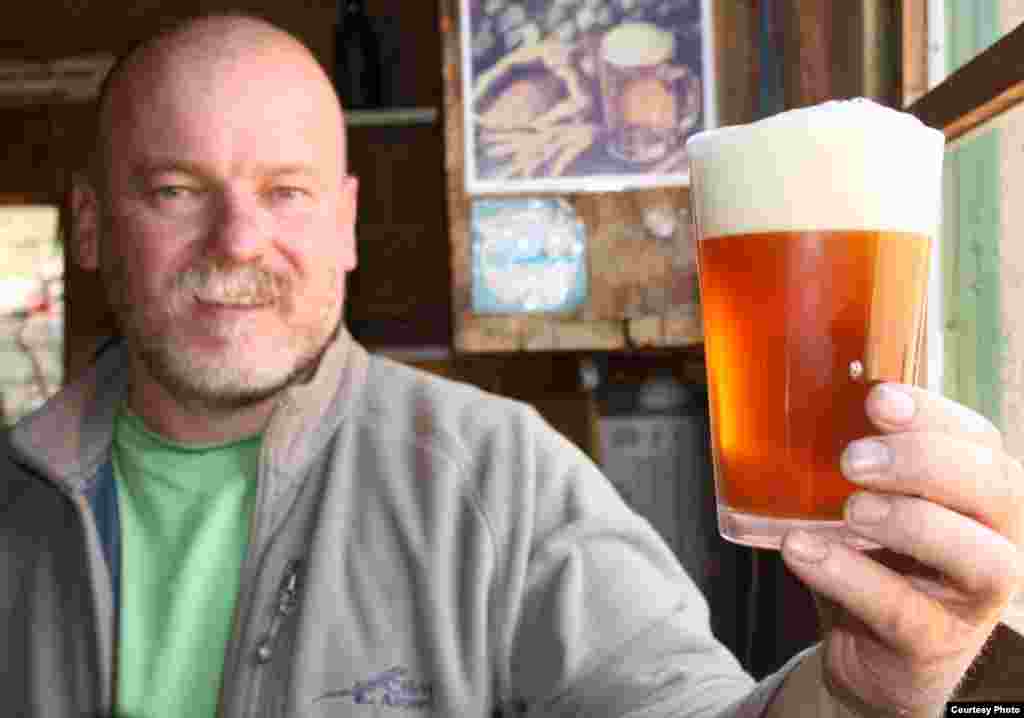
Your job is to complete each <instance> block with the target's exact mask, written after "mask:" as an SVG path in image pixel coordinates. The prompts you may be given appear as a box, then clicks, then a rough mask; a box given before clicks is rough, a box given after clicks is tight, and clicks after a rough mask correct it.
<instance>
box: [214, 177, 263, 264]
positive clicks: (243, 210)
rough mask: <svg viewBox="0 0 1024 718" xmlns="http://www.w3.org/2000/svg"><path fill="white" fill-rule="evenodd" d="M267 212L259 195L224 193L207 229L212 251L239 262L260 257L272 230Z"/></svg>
mask: <svg viewBox="0 0 1024 718" xmlns="http://www.w3.org/2000/svg"><path fill="white" fill-rule="evenodd" d="M270 219H271V217H270V213H269V212H267V211H266V209H265V208H264V207H262V206H261V204H260V202H259V198H258V197H255V196H251V195H248V194H246V193H243V192H224V193H223V194H222V195H221V197H220V201H219V202H218V206H217V217H216V220H215V222H214V223H213V226H212V228H211V232H210V237H209V242H210V244H211V247H210V249H211V250H213V252H214V253H215V254H218V255H220V256H222V257H223V258H224V259H229V260H232V261H234V262H238V263H243V262H248V261H250V260H253V259H256V258H258V257H260V256H261V255H262V254H263V253H264V252H265V251H266V248H267V245H268V243H269V242H270V240H271V237H272V233H273V226H272V223H271V221H270Z"/></svg>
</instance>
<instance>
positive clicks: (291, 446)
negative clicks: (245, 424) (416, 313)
mask: <svg viewBox="0 0 1024 718" xmlns="http://www.w3.org/2000/svg"><path fill="white" fill-rule="evenodd" d="M368 362H369V356H368V355H367V353H366V351H365V349H363V347H362V346H360V345H359V344H357V343H356V341H355V340H354V339H353V338H352V336H351V335H350V334H349V333H348V331H346V330H345V329H344V328H340V329H339V331H338V335H337V337H336V338H335V339H334V340H333V341H332V342H331V344H330V345H329V346H328V347H327V349H326V351H325V352H324V354H323V356H322V357H321V359H320V363H319V364H318V365H317V368H316V370H315V371H314V372H313V374H312V376H310V377H309V378H308V379H307V380H306V381H305V382H304V383H300V384H296V385H294V386H291V387H289V388H288V389H286V390H285V391H283V392H281V394H280V396H279V397H278V399H277V403H276V405H275V407H274V412H273V414H272V415H271V417H270V422H269V424H268V426H267V429H266V432H265V434H264V449H263V459H264V460H265V461H266V462H267V463H268V464H269V468H270V471H268V472H267V474H266V475H268V476H280V477H281V478H282V479H286V478H287V477H295V476H301V475H302V474H303V473H304V471H305V469H306V468H307V467H308V465H309V463H310V462H311V461H313V460H314V458H315V457H316V456H317V454H319V452H320V451H321V450H322V449H323V447H324V445H325V444H326V443H327V441H328V440H329V439H330V437H331V436H333V435H334V432H335V430H336V429H337V427H338V426H339V425H340V424H341V422H342V421H343V420H344V419H345V417H346V416H348V415H349V413H350V412H351V410H352V407H353V405H354V404H355V403H356V401H357V400H358V397H359V395H360V393H361V391H362V387H363V385H364V382H365V378H366V372H367V367H368ZM127 367H128V353H127V350H126V348H125V346H124V343H123V342H116V343H113V344H108V348H107V349H106V350H105V351H103V352H102V353H101V354H100V355H99V356H98V357H97V359H96V360H95V361H94V362H93V363H92V364H91V365H90V366H89V367H88V369H87V370H86V371H84V372H83V374H82V375H81V376H80V377H78V378H77V379H76V380H75V381H73V382H71V383H70V384H68V385H67V386H65V387H64V388H62V389H61V390H60V391H59V392H58V393H57V394H55V395H54V396H53V397H52V398H51V399H50V400H49V401H47V402H46V404H44V405H43V406H42V407H41V408H40V409H38V410H37V411H35V412H33V413H32V414H30V415H29V416H27V417H25V418H24V419H22V420H21V421H20V422H18V424H17V425H16V426H15V427H14V428H13V429H12V430H11V433H10V445H11V448H12V449H13V451H14V454H15V457H16V458H17V459H18V460H20V461H22V462H24V463H25V464H27V465H28V466H29V467H31V468H32V469H34V470H35V471H37V472H39V473H41V474H43V475H44V476H46V477H48V478H49V479H51V480H53V481H56V482H58V483H60V484H62V485H64V486H65V487H66V488H69V489H71V490H73V491H76V492H81V491H85V490H86V488H87V485H88V482H90V481H92V480H93V479H94V478H95V476H96V474H97V472H98V470H99V468H100V466H101V465H102V464H103V463H104V462H105V461H106V460H107V458H108V457H109V454H110V445H111V443H112V441H113V433H114V418H115V416H116V414H117V409H118V406H120V403H121V401H122V399H123V398H124V396H125V394H126V392H127V390H128V371H127ZM282 488H283V487H282Z"/></svg>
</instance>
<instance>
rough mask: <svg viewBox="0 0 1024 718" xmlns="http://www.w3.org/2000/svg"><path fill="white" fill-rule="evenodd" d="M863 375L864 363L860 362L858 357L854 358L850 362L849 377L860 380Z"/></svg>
mask: <svg viewBox="0 0 1024 718" xmlns="http://www.w3.org/2000/svg"><path fill="white" fill-rule="evenodd" d="M863 376H864V365H863V364H861V363H860V360H859V359H854V360H853V361H852V362H850V378H851V379H853V380H854V381H860V380H861V377H863Z"/></svg>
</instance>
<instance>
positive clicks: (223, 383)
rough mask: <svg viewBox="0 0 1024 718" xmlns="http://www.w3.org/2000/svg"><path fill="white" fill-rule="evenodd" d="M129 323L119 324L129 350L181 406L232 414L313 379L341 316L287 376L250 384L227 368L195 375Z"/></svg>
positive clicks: (159, 341)
mask: <svg viewBox="0 0 1024 718" xmlns="http://www.w3.org/2000/svg"><path fill="white" fill-rule="evenodd" d="M129 323H130V320H129V321H128V322H121V324H122V331H123V332H124V335H125V338H126V340H127V341H128V345H129V347H130V348H131V351H133V352H134V353H135V354H136V356H137V357H138V358H139V360H140V361H141V362H142V364H143V366H145V368H146V371H147V372H148V373H149V375H150V376H151V377H152V378H153V380H154V381H156V382H157V383H158V384H160V386H161V387H163V389H164V390H165V391H167V393H168V394H170V395H171V396H172V397H174V399H175V400H176V401H178V403H180V404H181V405H182V406H184V407H187V408H189V409H192V410H205V411H215V412H224V411H235V410H239V409H245V408H247V407H250V406H254V405H256V404H259V403H261V402H264V401H266V400H267V399H270V398H271V397H273V396H275V395H277V394H278V393H280V392H282V391H284V390H285V389H287V388H289V387H291V386H295V385H299V384H303V383H305V382H307V381H309V379H310V378H312V376H313V374H314V373H315V372H316V369H317V367H318V366H319V365H320V360H321V359H322V358H323V355H324V353H325V352H326V351H327V348H328V347H329V346H330V345H331V344H332V343H333V342H334V341H335V339H337V337H338V334H339V332H340V330H341V316H340V314H339V317H338V321H337V323H336V324H335V327H334V329H333V331H332V332H331V333H330V334H329V335H328V337H327V338H326V339H325V340H324V341H323V342H322V343H321V345H320V346H319V347H318V348H317V349H316V350H314V351H312V352H308V353H306V354H304V355H302V356H299V357H298V358H297V360H296V362H295V366H294V367H293V368H292V369H291V371H290V372H288V373H287V374H285V375H284V376H281V377H279V378H277V379H274V380H270V381H267V380H265V379H264V380H260V379H256V380H253V378H252V377H251V376H247V375H246V372H244V371H242V372H239V371H238V370H236V369H232V368H228V367H220V368H210V367H204V368H203V370H201V371H196V370H195V368H194V367H186V366H184V364H183V362H180V361H176V360H175V358H174V350H173V347H170V346H168V344H167V343H165V342H164V341H163V340H162V339H161V338H155V339H154V338H149V337H145V336H143V335H140V334H139V332H137V331H131V330H129V331H126V328H127V325H128V324H129Z"/></svg>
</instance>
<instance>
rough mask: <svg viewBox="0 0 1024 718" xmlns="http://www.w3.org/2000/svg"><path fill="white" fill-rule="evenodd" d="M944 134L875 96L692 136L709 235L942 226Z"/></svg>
mask: <svg viewBox="0 0 1024 718" xmlns="http://www.w3.org/2000/svg"><path fill="white" fill-rule="evenodd" d="M944 144H945V137H944V136H943V134H942V133H941V132H940V131H938V130H936V129H932V128H930V127H928V126H927V125H925V124H924V123H922V122H921V121H920V120H918V119H917V118H916V117H914V116H913V115H910V114H907V113H905V112H899V111H897V110H893V109H891V108H888V107H884V106H882V105H879V104H877V103H875V102H872V101H871V100H867V99H864V98H857V99H853V100H832V101H829V102H825V103H823V104H820V105H815V106H813V107H805V108H800V109H796V110H789V111H787V112H782V113H780V114H777V115H774V116H772V117H768V118H766V119H764V120H760V121H758V122H754V123H751V124H748V125H736V126H732V127H722V128H719V129H715V130H707V131H705V132H701V133H698V134H696V135H694V136H693V137H691V138H690V139H689V141H688V142H687V143H686V150H687V153H688V156H689V161H690V176H691V181H692V182H693V184H694V187H695V188H696V189H698V190H699V191H695V192H693V193H691V197H692V198H693V205H694V206H693V212H694V216H695V217H696V220H697V223H698V226H699V227H700V230H701V235H702V236H704V237H721V236H726V235H735V234H749V233H751V232H785V231H808V230H835V229H840V230H842V229H869V230H889V231H898V232H915V233H920V234H927V235H929V236H935V233H936V230H937V227H938V222H939V214H940V206H941V205H940V202H941V195H942V159H943V155H944Z"/></svg>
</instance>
